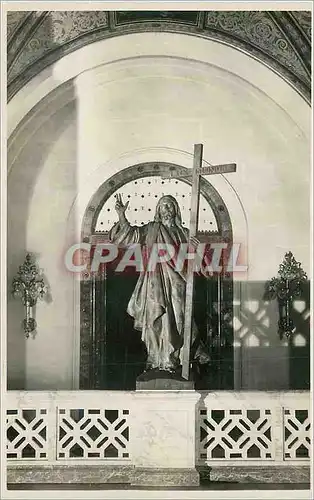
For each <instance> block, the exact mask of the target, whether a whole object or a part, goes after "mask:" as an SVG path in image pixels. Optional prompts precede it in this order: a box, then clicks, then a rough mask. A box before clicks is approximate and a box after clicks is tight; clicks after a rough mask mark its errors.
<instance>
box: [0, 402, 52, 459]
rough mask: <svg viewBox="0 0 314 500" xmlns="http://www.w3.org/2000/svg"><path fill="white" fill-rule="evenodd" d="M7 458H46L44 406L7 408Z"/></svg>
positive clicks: (45, 412)
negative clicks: (38, 407)
mask: <svg viewBox="0 0 314 500" xmlns="http://www.w3.org/2000/svg"><path fill="white" fill-rule="evenodd" d="M7 459H8V460H32V459H34V460H48V440H47V409H46V408H40V409H37V408H36V409H35V408H34V409H30V408H28V409H18V410H17V409H14V410H12V409H9V410H7Z"/></svg>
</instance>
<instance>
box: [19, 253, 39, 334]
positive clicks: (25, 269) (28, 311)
mask: <svg viewBox="0 0 314 500" xmlns="http://www.w3.org/2000/svg"><path fill="white" fill-rule="evenodd" d="M12 286H13V291H12V293H13V296H14V297H20V298H21V299H22V302H23V304H24V306H25V319H24V320H23V328H24V331H25V334H26V338H28V337H29V334H30V333H31V332H33V331H34V330H35V329H36V326H37V324H36V321H35V319H34V318H33V317H32V308H33V307H34V306H35V305H36V303H37V299H43V297H44V296H45V294H46V293H47V287H46V285H45V283H44V280H43V278H42V277H41V276H40V272H39V270H38V267H37V266H36V264H34V263H33V262H32V258H31V256H30V254H27V255H26V259H25V261H24V264H23V265H22V266H19V270H18V273H17V277H16V278H14V279H13V283H12Z"/></svg>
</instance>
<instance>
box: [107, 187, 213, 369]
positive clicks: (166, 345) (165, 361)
mask: <svg viewBox="0 0 314 500" xmlns="http://www.w3.org/2000/svg"><path fill="white" fill-rule="evenodd" d="M128 204H129V202H127V203H126V204H123V202H122V198H121V195H117V196H116V206H115V208H116V211H117V214H118V218H119V220H118V222H117V223H116V224H115V225H114V226H113V227H112V229H111V230H110V232H109V239H110V241H111V242H112V243H115V244H118V245H123V246H128V245H131V244H134V243H137V244H140V245H141V246H143V248H144V247H145V248H146V250H147V251H148V252H149V250H150V249H151V248H152V246H153V245H154V244H156V243H157V244H158V243H159V244H164V245H172V246H174V247H176V248H178V247H179V246H180V245H181V244H182V243H188V240H189V232H188V229H187V228H185V227H183V226H182V221H181V212H180V208H179V205H178V202H177V200H176V199H175V198H174V197H173V196H170V195H166V196H162V197H161V198H160V200H159V201H158V203H157V206H156V213H155V217H154V220H153V221H152V222H149V223H148V224H145V225H143V226H140V227H139V226H132V225H131V224H130V223H129V221H128V220H127V217H126V214H125V212H126V209H127V207H128ZM190 243H191V240H190ZM192 244H194V246H195V245H196V244H197V240H196V239H194V241H192ZM185 291H186V271H185V270H184V268H183V269H182V270H177V268H176V265H175V262H174V259H170V260H168V261H165V262H159V263H157V264H156V267H155V268H154V270H153V271H151V270H149V269H148V268H147V266H144V269H143V270H142V271H141V273H140V276H139V278H138V281H137V284H136V286H135V289H134V291H133V294H132V296H131V298H130V301H129V304H128V307H127V312H128V314H130V315H131V316H132V317H133V318H134V328H135V329H136V330H140V331H141V332H142V340H143V342H144V343H145V345H146V349H147V362H146V370H147V371H148V370H157V371H167V372H176V371H178V369H179V367H180V365H181V364H182V347H183V342H184V312H185ZM191 361H194V362H196V363H199V364H208V363H209V361H210V358H209V354H208V352H207V350H206V348H205V345H204V343H203V342H202V341H201V340H200V336H199V332H198V330H197V327H196V325H195V323H194V321H193V322H192V342H191Z"/></svg>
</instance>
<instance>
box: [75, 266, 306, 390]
mask: <svg viewBox="0 0 314 500" xmlns="http://www.w3.org/2000/svg"><path fill="white" fill-rule="evenodd" d="M120 280H121V276H116V278H115V279H114V277H111V280H110V283H108V284H107V286H106V284H105V283H104V282H101V281H100V282H98V283H97V287H96V295H95V296H97V297H98V298H97V300H95V305H93V303H92V302H91V301H90V296H91V295H90V285H89V283H88V282H86V281H85V282H84V283H83V284H82V291H81V293H82V295H81V311H82V315H83V317H84V318H85V319H84V321H83V324H85V320H86V322H87V324H91V323H93V325H94V327H95V328H90V330H89V331H90V333H88V331H87V330H86V328H85V327H83V329H82V331H81V348H82V350H81V353H82V352H83V353H85V355H84V356H81V366H80V375H81V377H80V378H81V389H103V390H134V389H135V385H136V377H137V376H138V375H139V374H140V373H141V372H142V371H143V370H144V367H145V360H146V350H145V346H144V344H143V342H141V339H140V332H137V331H135V330H134V324H133V319H132V318H131V317H130V316H129V315H128V314H127V312H126V309H127V304H128V301H129V299H130V296H131V294H132V291H133V289H134V287H135V285H136V281H137V279H136V277H134V276H132V275H130V274H126V275H125V276H124V277H123V286H121V281H120ZM238 284H239V283H238ZM102 288H106V290H107V291H106V294H105V296H106V300H105V299H104V298H102V295H101V293H100V291H99V290H101V289H102ZM241 288H242V291H243V290H245V295H246V297H248V298H247V299H245V300H244V299H243V300H241V301H240V307H239V308H238V311H239V312H238V313H237V316H235V318H234V341H232V339H229V338H228V334H229V332H230V327H227V322H226V327H223V328H222V329H223V331H222V332H221V346H219V345H217V336H216V337H215V332H213V331H212V329H211V328H209V325H210V324H213V322H212V320H213V318H212V314H211V313H210V312H209V311H208V310H206V297H205V296H204V297H203V305H202V304H201V303H200V301H201V294H198V303H197V304H195V314H194V317H195V321H196V323H197V325H198V329H199V331H200V332H201V335H202V338H203V340H204V341H205V342H206V343H207V345H208V346H209V347H210V350H211V357H212V360H213V361H212V365H211V366H204V367H202V369H201V371H200V373H199V374H198V375H197V380H196V389H198V390H205V391H206V390H230V389H232V388H233V387H231V386H230V384H229V381H230V379H231V380H233V376H234V378H235V379H238V380H240V382H239V383H238V384H237V385H236V386H235V388H236V389H244V390H274V391H276V390H288V389H307V390H308V389H309V381H310V348H309V345H310V343H309V340H310V339H309V331H310V325H309V317H310V312H309V307H310V303H309V283H306V284H305V285H304V286H303V289H302V295H301V297H300V298H299V300H298V301H295V303H294V311H293V321H294V324H295V326H296V331H295V333H294V334H293V336H292V337H291V338H290V339H287V338H284V339H282V340H281V339H280V337H279V334H278V332H277V322H278V307H277V302H276V301H271V302H267V301H265V300H264V299H263V296H264V291H265V282H249V283H248V282H243V283H240V286H239V287H238V288H237V289H238V290H239V289H240V290H241ZM97 294H98V295H97ZM241 295H242V294H241V292H240V296H241ZM103 296H104V295H103ZM234 299H235V301H237V300H239V297H238V296H235V297H234ZM214 305H215V304H214ZM223 308H224V304H222V311H223ZM215 309H217V307H216V308H215ZM93 314H96V316H95V317H94V319H93V320H92V321H91V319H90V318H91V317H92V315H93ZM206 315H207V316H210V318H209V321H206V317H205V316H206ZM228 321H230V318H229V320H228ZM206 325H207V327H206ZM226 332H228V333H226ZM230 340H231V341H230ZM232 344H233V345H234V347H233V345H232ZM234 351H235V352H234ZM234 354H235V356H234ZM233 359H234V363H233ZM83 381H84V383H83Z"/></svg>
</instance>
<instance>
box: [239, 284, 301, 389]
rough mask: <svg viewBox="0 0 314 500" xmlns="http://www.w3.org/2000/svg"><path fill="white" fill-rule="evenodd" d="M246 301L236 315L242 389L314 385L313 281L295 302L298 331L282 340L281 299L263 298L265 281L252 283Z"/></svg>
mask: <svg viewBox="0 0 314 500" xmlns="http://www.w3.org/2000/svg"><path fill="white" fill-rule="evenodd" d="M245 287H246V288H247V291H246V297H247V299H246V300H243V301H241V305H240V308H239V315H238V317H236V318H235V332H234V338H235V346H236V349H239V350H240V358H241V368H240V367H239V369H240V370H241V374H240V378H241V388H242V389H261V390H286V389H295V390H296V389H304V390H305V389H307V390H309V387H310V283H309V282H306V283H305V284H303V286H302V293H301V296H300V297H298V299H295V300H294V301H293V309H292V321H293V323H294V325H295V331H294V333H293V334H292V335H291V337H290V338H287V337H284V338H283V339H280V336H279V333H278V319H279V313H278V303H277V300H272V301H266V300H263V295H264V293H265V282H249V283H247V284H245Z"/></svg>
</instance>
